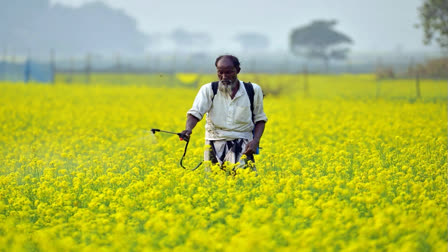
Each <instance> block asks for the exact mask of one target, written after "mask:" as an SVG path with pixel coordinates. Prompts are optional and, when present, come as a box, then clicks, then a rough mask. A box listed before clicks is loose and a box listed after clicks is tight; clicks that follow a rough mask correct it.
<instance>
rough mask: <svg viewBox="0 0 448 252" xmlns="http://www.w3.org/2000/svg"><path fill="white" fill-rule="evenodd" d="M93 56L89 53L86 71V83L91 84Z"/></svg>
mask: <svg viewBox="0 0 448 252" xmlns="http://www.w3.org/2000/svg"><path fill="white" fill-rule="evenodd" d="M90 61H91V56H90V53H87V56H86V69H85V74H86V83H90V71H91V62H90Z"/></svg>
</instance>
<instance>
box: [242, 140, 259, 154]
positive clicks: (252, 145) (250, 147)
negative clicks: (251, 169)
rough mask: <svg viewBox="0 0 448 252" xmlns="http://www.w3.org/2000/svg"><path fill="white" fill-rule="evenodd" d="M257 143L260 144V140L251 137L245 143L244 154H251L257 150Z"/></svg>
mask: <svg viewBox="0 0 448 252" xmlns="http://www.w3.org/2000/svg"><path fill="white" fill-rule="evenodd" d="M258 144H260V140H257V139H253V140H252V141H250V142H248V143H247V144H246V150H244V153H243V154H244V155H246V156H248V155H252V154H254V153H255V152H257V148H258Z"/></svg>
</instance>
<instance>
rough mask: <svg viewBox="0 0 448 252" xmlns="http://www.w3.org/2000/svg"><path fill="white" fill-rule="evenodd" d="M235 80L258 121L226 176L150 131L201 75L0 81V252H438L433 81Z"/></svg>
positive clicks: (440, 120)
mask: <svg viewBox="0 0 448 252" xmlns="http://www.w3.org/2000/svg"><path fill="white" fill-rule="evenodd" d="M78 77H79V76H78ZM240 77H241V79H242V80H245V81H253V82H255V83H258V84H259V85H260V86H261V87H263V89H264V91H265V93H266V97H265V100H264V108H265V112H266V114H267V116H268V118H269V120H268V123H267V124H266V130H265V132H264V135H263V137H262V140H261V144H260V145H261V147H262V150H261V153H260V155H257V156H256V157H255V159H256V166H257V170H258V172H256V173H255V172H252V171H249V169H246V170H238V173H237V174H236V175H232V174H230V173H229V172H228V171H225V170H221V169H219V168H218V167H213V168H212V172H205V171H204V169H203V166H201V167H200V168H198V169H197V170H195V171H191V170H184V169H182V168H181V167H180V166H179V164H178V163H179V160H180V158H181V156H182V154H183V151H184V146H185V142H181V141H179V138H178V137H177V136H175V135H168V134H163V133H157V134H155V135H153V134H152V133H151V128H159V129H163V130H168V131H175V132H180V131H182V130H183V129H184V126H185V118H186V111H187V110H188V109H189V108H190V107H191V105H192V103H193V99H194V97H195V95H196V93H197V91H198V89H199V86H200V85H201V84H204V83H205V82H207V81H211V80H214V76H213V75H207V76H206V75H203V76H195V75H192V74H184V75H182V74H178V75H176V76H166V75H162V74H161V75H156V76H149V77H148V76H137V75H135V76H133V75H120V76H119V75H103V76H101V75H96V76H92V77H91V79H90V80H89V82H90V83H89V84H85V83H84V81H83V80H82V76H80V77H79V79H76V78H73V79H71V80H70V82H69V83H66V81H65V80H66V79H67V78H68V77H67V76H57V83H56V84H55V85H49V84H37V83H34V84H23V83H0V251H153V250H176V251H191V250H194V251H321V250H324V251H327V250H329V251H338V250H340V251H447V249H448V241H447V237H448V232H447V223H448V216H447V211H448V208H447V193H448V191H447V190H448V189H447V184H448V182H447V139H448V136H447V134H448V128H447V82H446V81H437V80H421V83H420V88H421V97H419V98H418V97H416V91H415V90H416V86H415V83H414V80H383V81H377V80H376V79H375V78H374V77H373V76H369V75H335V76H319V75H310V76H308V78H307V79H306V80H305V79H304V76H294V75H267V74H264V75H250V74H247V75H241V76H240ZM111 80H112V82H111ZM113 81H116V83H114V82H113ZM305 81H306V82H307V83H308V84H307V85H308V88H305V84H304V83H305ZM203 150H204V121H201V122H200V123H199V124H198V126H197V127H196V128H195V130H194V131H193V135H192V138H191V142H190V144H189V147H188V151H187V155H186V157H185V159H184V165H185V166H186V167H187V168H193V167H194V166H196V164H198V163H199V162H200V161H201V160H202V158H203Z"/></svg>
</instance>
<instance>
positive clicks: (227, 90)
mask: <svg viewBox="0 0 448 252" xmlns="http://www.w3.org/2000/svg"><path fill="white" fill-rule="evenodd" d="M236 83H237V80H236V81H235V82H232V83H231V84H227V85H226V84H224V83H222V81H219V85H218V89H219V91H221V93H223V94H224V95H229V96H231V95H232V93H233V89H234V88H235V87H236Z"/></svg>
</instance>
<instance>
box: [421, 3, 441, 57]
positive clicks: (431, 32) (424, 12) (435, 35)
mask: <svg viewBox="0 0 448 252" xmlns="http://www.w3.org/2000/svg"><path fill="white" fill-rule="evenodd" d="M419 12H420V19H421V26H423V31H424V36H425V37H424V40H423V42H424V43H425V44H430V43H431V41H432V40H433V39H435V40H436V41H437V43H438V44H439V45H440V47H442V48H447V49H448V2H447V0H425V2H424V3H423V5H422V6H421V7H420V8H419Z"/></svg>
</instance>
